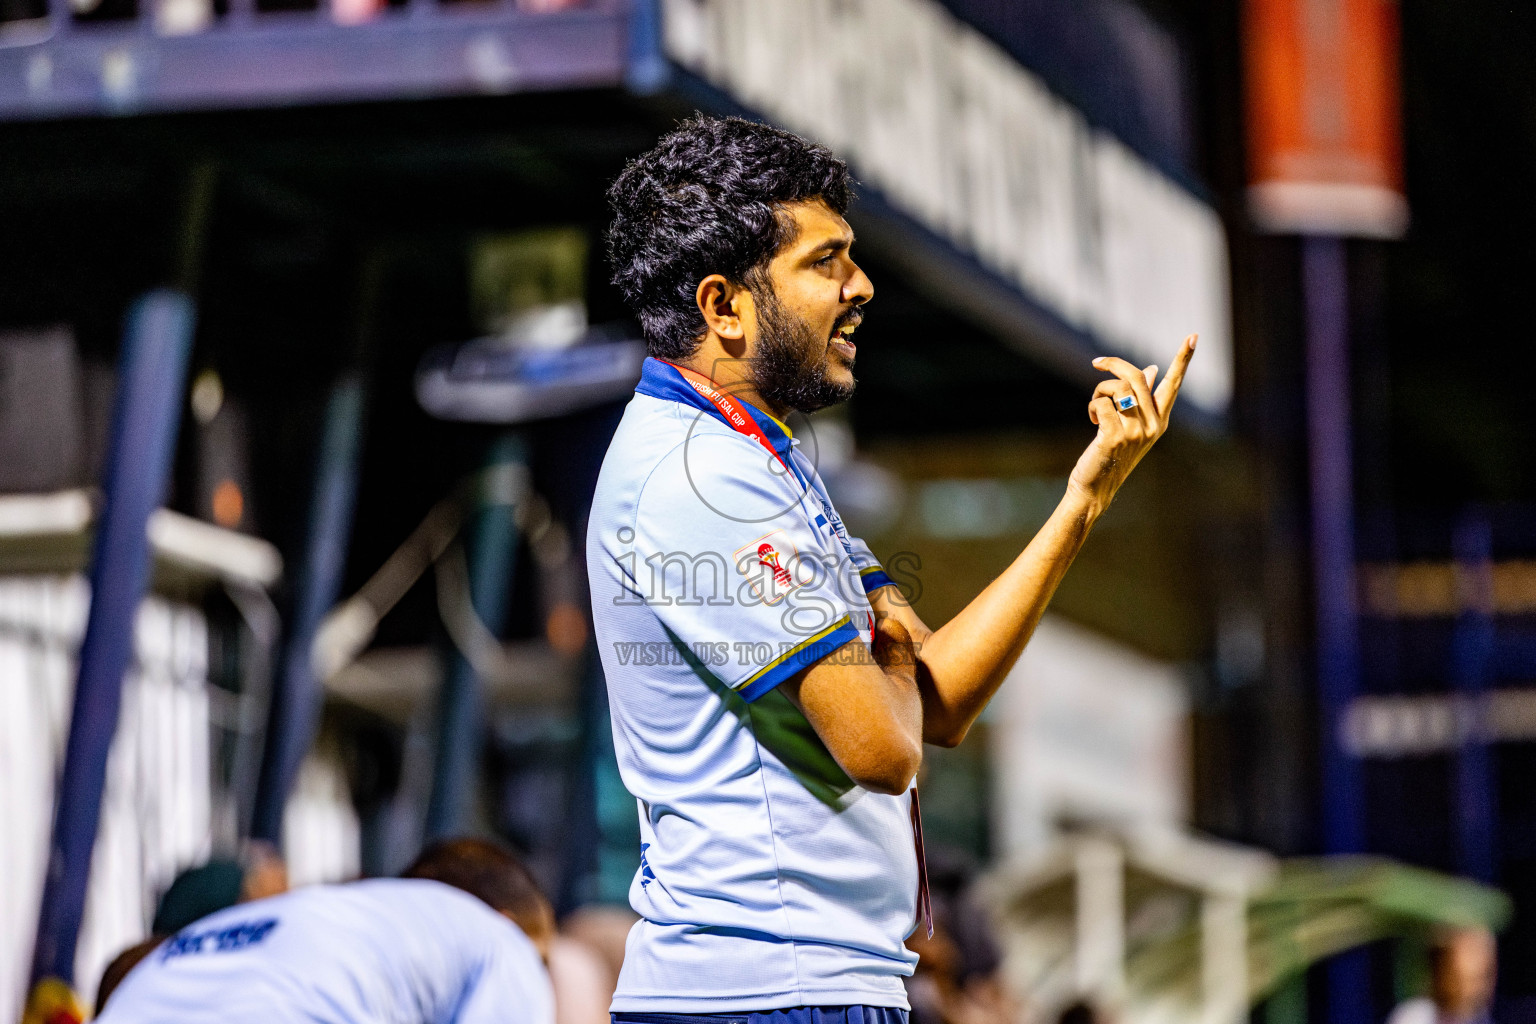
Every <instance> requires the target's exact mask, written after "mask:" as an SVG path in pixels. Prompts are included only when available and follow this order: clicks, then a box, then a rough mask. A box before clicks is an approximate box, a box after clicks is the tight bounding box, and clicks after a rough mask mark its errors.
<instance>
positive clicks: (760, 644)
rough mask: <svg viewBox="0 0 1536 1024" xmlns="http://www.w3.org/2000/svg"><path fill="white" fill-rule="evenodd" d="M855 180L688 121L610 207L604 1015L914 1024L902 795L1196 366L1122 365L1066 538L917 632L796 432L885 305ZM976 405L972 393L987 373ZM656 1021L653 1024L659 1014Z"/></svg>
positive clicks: (1107, 392)
mask: <svg viewBox="0 0 1536 1024" xmlns="http://www.w3.org/2000/svg"><path fill="white" fill-rule="evenodd" d="M850 193H851V190H850V181H849V177H848V169H847V166H846V165H845V164H844V163H843V162H842V161H841V160H839V159H837V158H836V157H834V156H833V155H832V154H831V153H830V152H828V151H827V150H826V149H824V148H822V147H820V146H816V145H813V144H811V143H808V142H806V141H805V140H803V139H801V138H799V137H797V136H795V135H792V134H790V133H789V132H785V131H781V130H778V129H775V128H771V127H767V126H764V125H760V124H754V123H752V122H749V121H745V120H741V119H737V118H723V119H722V118H710V117H702V116H700V117H695V118H692V119H690V120H688V121H686V122H684V123H683V124H682V125H680V126H679V127H678V128H677V129H676V130H675V131H673V132H672V133H670V134H669V135H667V136H666V137H665V138H663V139H662V140H661V141H660V143H659V144H658V145H657V146H656V147H655V149H653V150H651V151H650V152H649V153H647V154H645V155H644V156H641V157H640V158H638V159H636V160H634V161H632V162H631V163H630V164H629V165H628V166H627V167H626V168H625V170H624V171H623V173H622V174H620V175H619V177H618V179H617V180H616V181H615V182H614V184H613V186H612V188H611V189H610V190H609V199H610V201H611V202H612V204H613V209H614V220H613V224H612V227H611V228H610V231H609V235H608V244H609V255H610V258H611V260H612V263H613V271H614V281H615V283H616V284H617V285H618V287H619V289H620V290H621V292H622V293H623V295H624V297H625V299H626V301H627V302H628V303H629V304H630V306H631V308H632V309H633V310H634V312H635V314H636V316H637V317H638V318H639V320H640V323H641V326H642V329H643V331H644V333H645V339H646V343H647V346H648V349H649V352H650V356H651V357H650V358H648V359H647V360H646V362H645V368H644V371H643V375H642V378H641V381H640V384H639V386H638V387H637V388H636V389H635V391H636V393H635V397H634V398H633V400H631V402H630V404H629V406H628V408H627V410H626V411H625V414H624V417H623V420H622V422H621V423H620V425H619V428H618V431H617V433H616V434H615V435H614V438H613V442H612V445H611V446H610V448H609V450H608V455H607V458H606V460H605V461H604V463H603V468H602V472H601V474H600V476H599V478H598V484H597V491H596V494H595V496H594V500H593V508H592V516H591V521H590V528H589V532H588V537H587V565H588V572H589V574H590V580H591V591H592V610H593V618H594V620H595V623H596V632H597V638H598V641H599V644H600V648H601V652H602V659H603V668H604V671H605V672H606V675H607V680H608V694H609V703H610V707H611V709H612V715H613V732H614V741H615V746H616V748H617V752H618V758H619V768H620V772H621V774H622V776H623V778H624V782H625V784H626V785H627V786H628V788H629V790H630V792H631V793H633V794H634V795H635V797H636V798H637V801H638V804H639V812H640V830H641V847H640V869H639V871H638V872H637V874H636V876H635V880H634V883H633V885H632V886H631V889H630V901H631V904H632V905H633V906H634V909H635V910H636V911H637V912H638V913H639V914H640V921H639V922H638V923H636V925H635V926H634V929H633V930H632V931H631V933H630V936H629V941H628V948H627V952H626V957H625V960H624V967H623V971H622V973H621V975H620V978H619V986H618V991H617V993H616V994H615V996H614V1000H613V1006H612V1010H613V1015H614V1020H615V1022H617V1024H684V1022H685V1021H687V1020H688V1019H690V1017H689V1016H687V1015H696V1016H697V1018H698V1019H700V1020H704V1021H706V1022H707V1021H708V1019H709V1018H712V1017H714V1018H720V1019H721V1021H722V1024H723V1021H724V1020H725V1019H727V1018H728V1019H730V1020H732V1021H734V1022H736V1024H768V1022H769V1021H770V1020H772V1021H773V1022H775V1024H824V1022H825V1024H831V1022H833V1021H838V1022H843V1021H856V1022H858V1024H905V1018H906V1009H907V1001H906V995H905V992H904V988H903V985H902V978H903V977H905V976H907V975H910V974H911V973H912V968H913V964H914V962H915V960H916V957H915V956H914V955H913V954H911V953H910V952H909V951H908V950H907V949H906V948H905V946H904V945H903V939H904V938H905V937H906V936H907V935H908V934H909V933H910V932H911V931H912V929H913V927H914V923H916V922H918V921H919V920H920V918H921V917H922V916H923V912H924V911H925V910H926V907H925V902H926V884H925V882H924V880H923V872H922V842H921V835H922V832H921V824H920V819H919V817H918V809H917V803H916V794H915V791H913V790H912V781H913V779H914V777H915V776H916V774H917V770H918V767H919V765H920V763H921V761H922V756H923V744H925V743H934V744H938V745H941V746H953V745H955V744H957V743H959V742H960V740H961V739H962V738H963V737H964V736H965V734H966V731H967V730H968V729H969V728H970V726H971V723H972V722H974V721H975V720H976V717H977V716H978V715H979V714H980V713H981V711H982V709H983V708H984V707H985V706H986V703H987V701H988V700H989V699H990V698H991V697H992V695H993V693H995V692H996V690H997V688H998V686H999V685H1000V684H1001V683H1002V681H1003V678H1004V677H1005V676H1006V675H1007V673H1008V671H1009V669H1010V668H1011V667H1012V666H1013V664H1014V662H1015V661H1016V660H1017V659H1018V657H1019V654H1020V652H1021V651H1022V650H1023V648H1024V645H1025V643H1026V642H1027V641H1028V640H1029V637H1030V634H1031V632H1032V631H1033V630H1034V628H1035V626H1036V624H1037V623H1038V622H1039V621H1040V616H1041V615H1042V613H1043V612H1044V611H1045V606H1046V603H1047V602H1048V601H1049V600H1050V598H1051V595H1052V594H1053V593H1054V592H1055V589H1056V586H1057V584H1059V583H1060V581H1061V579H1062V576H1063V575H1064V574H1065V573H1066V571H1067V567H1068V566H1069V565H1070V564H1071V562H1072V559H1073V558H1074V557H1075V556H1076V554H1077V551H1078V550H1079V548H1080V547H1081V546H1082V544H1083V541H1084V540H1085V539H1086V538H1087V536H1088V532H1089V530H1090V529H1091V527H1092V526H1093V524H1094V522H1095V520H1096V519H1097V518H1098V517H1099V516H1100V515H1101V514H1102V513H1103V512H1104V510H1105V509H1106V508H1107V507H1108V506H1109V503H1110V501H1111V500H1112V499H1113V498H1114V495H1115V492H1116V491H1117V490H1118V489H1119V487H1120V485H1121V484H1122V483H1123V482H1124V481H1125V479H1126V476H1127V475H1128V474H1129V473H1130V471H1131V469H1132V468H1133V467H1134V466H1135V465H1136V463H1137V462H1138V461H1139V460H1140V459H1141V457H1142V456H1143V455H1145V454H1146V452H1147V450H1148V449H1149V448H1150V447H1151V445H1152V444H1153V442H1154V441H1156V439H1157V438H1158V437H1160V436H1161V435H1162V433H1163V431H1164V430H1165V429H1166V427H1167V424H1168V414H1169V410H1170V408H1171V407H1172V405H1173V401H1174V398H1175V397H1176V395H1177V394H1178V389H1179V383H1180V381H1181V380H1182V379H1183V376H1184V371H1185V368H1186V367H1187V366H1188V363H1189V359H1190V357H1191V355H1192V354H1193V352H1194V338H1193V337H1191V338H1189V339H1188V340H1186V341H1185V343H1184V345H1183V347H1182V348H1181V349H1180V350H1179V353H1178V355H1177V357H1176V358H1175V360H1174V363H1173V367H1172V369H1171V371H1170V372H1169V374H1168V376H1167V377H1166V379H1164V380H1163V382H1162V384H1161V385H1160V386H1158V387H1157V389H1156V393H1155V394H1154V392H1153V387H1154V381H1155V378H1156V373H1157V368H1156V367H1147V368H1145V369H1141V368H1138V367H1135V366H1132V365H1131V364H1129V363H1127V362H1125V361H1123V360H1120V359H1113V358H1110V359H1100V360H1096V361H1095V363H1094V365H1095V366H1097V367H1099V368H1100V369H1102V370H1104V371H1106V372H1108V373H1110V374H1112V375H1113V376H1112V378H1111V379H1109V380H1106V381H1104V382H1103V383H1101V384H1100V385H1099V387H1098V389H1097V390H1096V391H1095V392H1094V396H1093V400H1092V401H1091V402H1090V404H1089V407H1088V413H1089V418H1090V419H1091V420H1092V421H1093V422H1094V423H1096V424H1097V425H1098V433H1097V436H1096V437H1095V438H1094V441H1093V443H1092V444H1091V445H1090V446H1089V447H1088V449H1087V451H1085V452H1084V453H1083V456H1082V458H1081V460H1080V461H1079V462H1078V464H1077V466H1076V468H1075V469H1074V470H1073V472H1072V474H1071V477H1070V483H1069V485H1068V488H1067V493H1066V495H1065V496H1064V497H1063V498H1062V501H1061V504H1060V506H1059V507H1058V508H1057V509H1056V511H1055V513H1054V514H1053V515H1052V516H1051V518H1050V520H1049V521H1048V522H1047V523H1046V524H1045V526H1044V527H1042V528H1041V530H1040V532H1039V533H1038V534H1037V535H1036V536H1035V538H1034V539H1033V540H1032V541H1031V542H1030V543H1029V546H1028V547H1026V548H1025V549H1024V551H1023V552H1022V553H1021V554H1020V555H1019V556H1018V558H1017V559H1016V560H1015V561H1014V562H1013V564H1012V565H1011V566H1009V567H1008V568H1007V569H1005V570H1004V571H1003V572H1002V574H1001V575H1000V576H998V578H997V579H996V580H995V581H993V583H992V584H991V585H990V586H989V587H987V589H986V590H984V591H983V592H982V593H981V594H980V595H979V596H978V597H977V598H976V599H975V600H974V601H972V602H971V603H970V605H969V606H967V607H966V608H965V609H964V610H963V611H962V612H961V613H960V614H958V615H957V616H955V618H954V619H953V620H951V621H950V622H949V623H947V624H946V625H944V626H943V627H941V628H939V629H937V630H933V629H929V628H928V627H927V626H926V625H924V624H923V622H922V621H921V620H920V619H919V618H918V617H917V615H916V614H915V613H914V612H913V610H912V608H911V607H910V606H909V605H908V604H906V603H905V602H904V601H903V600H902V598H901V593H900V591H899V590H898V589H897V588H896V587H895V586H894V585H893V584H892V581H891V579H890V577H889V576H887V575H886V573H885V572H884V570H883V569H882V568H881V566H880V563H879V562H878V561H877V560H876V559H875V557H874V555H873V554H872V553H871V552H870V550H869V548H868V546H867V545H865V544H864V543H863V542H862V541H860V540H858V539H857V538H855V537H851V536H849V534H848V531H847V530H846V529H845V528H844V526H843V523H842V520H841V519H840V518H839V517H838V514H837V510H836V508H835V507H834V506H833V504H832V501H831V499H830V498H829V497H828V495H827V492H826V488H825V487H824V486H823V485H822V482H821V479H820V477H819V476H818V475H817V472H816V467H815V465H814V464H813V463H812V461H811V459H810V458H808V457H807V456H806V454H805V453H804V452H803V451H802V450H801V449H800V448H799V441H798V440H796V439H795V438H794V436H793V435H792V433H791V431H790V428H789V427H788V426H786V424H785V420H786V419H788V418H789V417H790V415H791V414H792V413H795V412H800V413H810V412H814V411H815V410H817V409H820V408H823V407H825V406H828V405H831V404H833V403H835V402H840V401H843V400H845V399H847V398H848V397H849V396H850V395H851V394H852V393H853V389H854V376H853V368H854V361H855V357H856V354H857V347H856V343H855V342H854V340H853V336H854V331H855V329H856V328H857V327H858V326H859V324H860V322H861V321H862V319H863V315H864V314H863V309H864V306H865V304H866V303H868V302H869V301H870V299H871V298H873V297H874V286H873V285H872V284H871V283H870V280H869V278H868V277H866V276H865V274H864V272H863V271H862V270H860V269H859V267H858V265H857V264H856V263H855V262H854V260H853V254H852V248H853V242H854V238H853V232H852V230H851V229H850V228H849V226H848V223H847V221H846V220H844V218H843V214H844V213H845V212H846V211H847V208H848V204H849V201H850V198H851V194H850ZM977 384H978V387H984V386H985V382H982V381H978V382H977ZM658 1015H660V1016H658Z"/></svg>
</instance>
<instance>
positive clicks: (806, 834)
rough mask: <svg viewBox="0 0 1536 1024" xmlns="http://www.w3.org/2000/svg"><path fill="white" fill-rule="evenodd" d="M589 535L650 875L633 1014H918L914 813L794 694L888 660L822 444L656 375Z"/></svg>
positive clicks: (612, 462)
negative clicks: (824, 1010)
mask: <svg viewBox="0 0 1536 1024" xmlns="http://www.w3.org/2000/svg"><path fill="white" fill-rule="evenodd" d="M636 390H637V393H636V395H635V397H634V399H632V400H631V402H630V404H629V406H628V408H627V409H626V411H625V414H624V417H623V420H622V422H621V423H620V425H619V428H618V431H617V433H616V434H615V435H614V438H613V441H612V444H611V445H610V447H609V450H608V455H607V458H606V460H605V461H604V463H603V469H602V472H601V474H600V476H599V478H598V484H597V491H596V494H595V497H594V502H593V508H592V515H591V520H590V526H589V531H588V539H587V564H588V572H589V576H590V583H591V590H592V603H593V616H594V620H595V624H596V632H597V639H598V642H599V646H600V649H601V654H602V659H603V668H604V671H605V673H606V675H607V680H608V694H609V704H610V708H611V712H612V717H613V732H614V743H615V747H616V751H617V754H618V759H619V770H620V773H621V775H622V776H623V779H624V782H625V785H626V786H627V787H628V788H629V790H630V792H631V793H633V794H634V795H635V797H636V798H637V800H638V804H639V812H640V830H641V844H642V845H641V866H640V870H639V871H638V873H637V874H636V877H635V880H634V883H633V884H632V886H631V888H630V903H631V905H632V906H633V907H634V909H635V911H636V912H637V913H639V914H640V917H641V920H640V921H639V922H638V923H637V924H636V925H635V927H634V929H633V930H632V931H631V932H630V935H629V941H628V947H627V950H626V956H625V961H624V967H623V971H622V973H621V974H620V977H619V986H618V991H617V993H616V994H615V996H614V1000H613V1010H614V1011H615V1012H642V1013H643V1012H663V1013H667V1012H670V1013H690V1012H694V1013H736V1012H746V1011H751V1010H767V1009H776V1008H783V1007H792V1006H807V1005H810V1006H816V1005H820V1006H828V1005H854V1004H864V1005H871V1006H896V1007H903V1008H905V1007H906V1006H907V1001H906V994H905V991H904V988H903V985H902V978H903V977H905V976H907V975H910V974H911V973H912V968H913V965H914V964H915V962H916V960H917V957H916V956H915V955H914V954H912V953H910V952H909V951H908V950H907V949H906V947H905V946H904V945H903V940H904V939H905V937H906V936H907V935H908V934H910V933H911V931H912V929H913V926H914V922H915V916H916V901H917V887H918V878H917V858H916V853H915V851H914V848H913V836H912V826H911V819H910V817H909V814H910V798H909V797H908V796H906V795H903V796H887V795H883V794H879V793H873V792H869V791H866V790H864V789H862V788H860V787H859V786H857V785H855V784H854V783H853V782H852V781H851V780H850V779H849V778H848V777H847V775H846V774H844V773H843V771H842V770H841V769H840V768H839V767H838V765H837V763H836V762H835V761H834V760H833V759H832V757H831V755H830V754H829V753H828V752H827V749H826V747H825V746H824V745H823V744H822V742H821V740H820V739H819V738H818V737H817V735H816V733H815V731H814V730H813V729H812V728H811V726H810V724H809V723H808V722H807V721H806V720H805V717H804V716H803V715H801V714H800V712H799V711H798V710H797V709H796V708H795V707H794V705H793V704H791V703H790V702H789V700H788V699H787V698H786V697H784V696H783V694H781V693H779V692H778V691H777V690H776V689H775V688H776V687H777V686H778V684H779V683H781V682H783V681H784V680H785V679H787V678H789V677H790V676H791V675H793V674H794V673H796V672H798V671H799V670H800V669H802V668H804V667H805V666H807V665H809V664H812V663H814V662H816V661H818V660H820V659H821V658H823V657H826V656H829V655H830V656H831V657H834V658H839V657H847V658H855V657H862V658H868V657H869V648H868V646H867V644H868V641H869V630H870V627H871V625H872V622H873V619H872V616H871V611H870V604H869V600H868V598H867V596H866V594H867V592H868V591H871V590H874V589H876V588H878V587H880V586H886V585H890V583H891V581H890V579H889V578H888V577H887V576H886V575H885V573H884V572H883V570H882V569H881V568H880V566H879V564H878V563H877V562H876V561H875V559H874V557H873V556H872V555H871V554H870V552H869V549H868V547H867V546H865V545H864V544H863V543H862V542H860V541H858V540H856V539H854V538H850V537H849V536H848V535H847V531H846V530H845V529H844V528H843V525H842V521H841V520H840V519H839V517H838V516H837V512H836V510H835V509H834V508H833V506H832V503H831V501H830V500H829V499H828V498H827V495H826V490H825V488H824V487H823V486H822V484H821V480H820V478H819V477H818V476H817V473H816V468H815V466H814V464H813V462H812V459H811V458H810V457H808V456H807V455H806V454H805V448H806V447H807V445H802V444H800V443H799V442H798V441H796V440H794V439H792V438H791V437H790V436H789V434H788V432H787V431H786V430H785V429H784V428H783V426H782V424H778V423H777V421H773V420H772V418H771V417H769V416H767V415H766V414H764V413H761V412H760V411H758V410H756V409H751V408H750V407H749V408H748V411H750V412H752V413H753V414H754V416H755V417H756V418H757V420H758V424H759V426H760V428H761V429H762V431H763V433H765V434H767V435H768V440H769V441H770V442H771V443H772V444H773V446H774V448H775V451H776V452H777V456H776V455H775V454H772V453H770V452H769V451H768V450H767V449H766V448H764V447H763V446H762V445H761V444H759V443H758V442H756V441H754V440H752V439H751V438H749V437H747V436H744V435H742V434H740V433H737V432H736V431H735V430H734V429H733V428H732V427H731V426H729V425H728V424H727V423H726V422H725V421H724V419H723V417H721V416H720V415H719V414H718V413H717V412H716V411H715V410H714V407H713V406H712V405H711V404H710V403H709V402H708V401H707V400H705V399H703V398H702V397H700V396H698V395H697V394H696V393H695V392H694V391H693V389H692V388H690V387H688V386H687V384H686V383H685V382H684V381H683V380H682V378H681V376H680V375H679V374H678V373H677V371H676V370H675V369H674V368H672V367H670V366H669V365H668V364H666V363H662V362H659V361H657V360H655V359H648V360H646V363H645V369H644V375H643V377H642V380H641V383H640V385H639V387H638V388H637V389H636Z"/></svg>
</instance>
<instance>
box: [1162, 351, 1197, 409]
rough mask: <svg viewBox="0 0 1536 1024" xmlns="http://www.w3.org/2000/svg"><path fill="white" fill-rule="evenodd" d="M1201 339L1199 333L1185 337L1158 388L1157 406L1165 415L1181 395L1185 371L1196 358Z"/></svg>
mask: <svg viewBox="0 0 1536 1024" xmlns="http://www.w3.org/2000/svg"><path fill="white" fill-rule="evenodd" d="M1199 340H1200V335H1198V334H1191V335H1190V336H1189V337H1187V338H1185V339H1184V344H1183V345H1181V346H1180V347H1179V354H1178V355H1176V356H1174V357H1173V365H1172V366H1170V367H1168V373H1167V374H1166V375H1165V376H1164V377H1163V383H1162V384H1161V385H1160V386H1159V387H1158V389H1157V408H1158V411H1159V412H1160V413H1162V414H1163V416H1164V417H1166V416H1167V415H1168V412H1169V410H1170V409H1172V408H1173V401H1174V399H1176V398H1178V397H1179V387H1180V385H1182V384H1183V383H1184V371H1186V370H1188V369H1189V361H1190V359H1192V358H1194V355H1195V345H1196V343H1197V342H1198V341H1199Z"/></svg>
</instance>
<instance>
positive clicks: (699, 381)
mask: <svg viewBox="0 0 1536 1024" xmlns="http://www.w3.org/2000/svg"><path fill="white" fill-rule="evenodd" d="M662 362H665V363H667V365H668V366H670V367H672V369H674V370H676V371H677V372H678V373H680V374H682V377H683V380H685V381H687V382H688V386H689V387H691V388H693V390H695V391H697V392H698V393H699V394H700V395H702V396H703V397H704V398H705V399H706V400H707V401H708V402H709V403H710V404H711V405H713V406H714V407H715V408H716V409H718V410H719V411H720V415H721V417H723V418H724V419H725V422H726V423H727V424H729V425H730V427H731V429H732V430H735V431H736V432H737V433H738V434H742V435H744V436H746V437H749V438H751V439H752V440H754V441H756V442H757V443H758V444H760V445H762V446H763V447H764V448H766V449H768V453H769V454H770V455H772V456H773V457H774V458H775V459H778V460H779V464H780V465H781V466H783V467H784V468H785V469H786V470H788V471H789V472H790V473H791V474H792V475H794V476H796V477H798V476H799V474H798V473H795V471H794V470H793V469H792V468H791V467H790V465H789V463H788V462H787V461H786V460H785V458H784V456H782V455H780V454H779V450H778V449H777V448H775V447H774V446H773V442H771V441H769V440H768V437H767V435H765V434H764V433H763V429H762V428H761V427H759V426H758V425H757V419H756V417H754V416H753V415H752V414H751V413H750V412H748V411H747V410H746V409H745V408H744V406H745V403H744V402H741V401H739V400H737V399H734V398H732V397H731V396H730V395H727V394H725V393H724V392H722V391H720V390H719V389H718V388H717V387H715V382H714V381H712V380H710V379H709V378H708V377H706V376H704V375H703V374H702V373H698V372H696V371H694V370H690V369H688V368H687V367H686V366H678V365H677V364H676V363H671V362H667V361H666V360H665V359H663V360H662Z"/></svg>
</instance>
